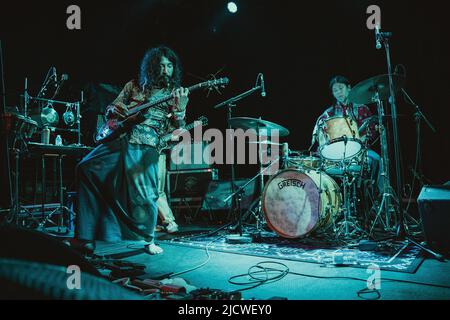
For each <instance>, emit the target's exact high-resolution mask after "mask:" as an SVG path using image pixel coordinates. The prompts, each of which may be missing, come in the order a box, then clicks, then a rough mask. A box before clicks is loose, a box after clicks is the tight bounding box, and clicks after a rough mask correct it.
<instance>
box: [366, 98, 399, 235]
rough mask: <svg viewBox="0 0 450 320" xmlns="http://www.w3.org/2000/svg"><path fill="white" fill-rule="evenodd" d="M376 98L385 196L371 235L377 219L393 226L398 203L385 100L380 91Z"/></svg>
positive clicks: (388, 225)
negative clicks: (391, 162) (392, 185)
mask: <svg viewBox="0 0 450 320" xmlns="http://www.w3.org/2000/svg"><path fill="white" fill-rule="evenodd" d="M374 100H375V101H376V103H377V107H378V115H379V124H378V126H379V130H380V139H381V159H380V168H379V170H381V174H380V176H381V179H382V186H383V190H382V192H383V196H382V199H381V203H380V204H379V206H378V210H377V213H376V216H375V220H374V221H373V223H372V226H371V228H370V231H369V235H370V236H372V235H373V230H374V228H375V226H376V224H377V221H378V220H379V219H380V221H381V222H382V223H383V226H384V228H385V229H387V230H390V229H391V228H392V227H391V226H390V221H391V214H392V213H393V214H395V208H393V203H396V204H398V200H397V199H396V198H395V196H394V195H393V193H392V187H391V183H390V181H391V180H390V174H389V168H390V166H389V150H388V141H387V131H386V130H387V129H386V127H385V125H384V119H385V114H384V106H383V102H382V101H381V99H380V95H379V93H378V91H376V92H375V95H374ZM383 214H384V218H385V221H384V222H383V220H382V215H383Z"/></svg>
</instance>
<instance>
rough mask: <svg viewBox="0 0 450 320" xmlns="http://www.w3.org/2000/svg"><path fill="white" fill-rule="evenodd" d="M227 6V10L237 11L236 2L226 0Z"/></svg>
mask: <svg viewBox="0 0 450 320" xmlns="http://www.w3.org/2000/svg"><path fill="white" fill-rule="evenodd" d="M227 8H228V11H230V12H231V13H236V12H237V11H238V7H237V5H236V3H234V2H232V1H230V2H228V4H227Z"/></svg>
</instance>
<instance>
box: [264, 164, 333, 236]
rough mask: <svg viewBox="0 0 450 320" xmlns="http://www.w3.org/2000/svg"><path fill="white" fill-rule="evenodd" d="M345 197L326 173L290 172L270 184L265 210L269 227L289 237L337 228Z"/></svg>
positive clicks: (293, 170) (278, 176)
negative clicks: (338, 215)
mask: <svg viewBox="0 0 450 320" xmlns="http://www.w3.org/2000/svg"><path fill="white" fill-rule="evenodd" d="M341 203H342V196H341V193H340V189H339V186H338V185H337V183H336V182H335V181H334V180H333V179H332V178H331V177H330V176H328V175H327V174H326V173H324V172H316V171H309V170H296V169H286V170H283V171H280V172H279V173H278V174H277V175H275V176H273V177H272V178H271V179H270V180H269V182H268V183H267V184H266V186H265V188H264V192H263V196H262V207H263V212H264V216H265V219H266V222H267V225H268V226H269V227H270V228H271V229H272V230H273V231H275V232H276V233H277V234H279V235H280V236H282V237H285V238H300V237H305V236H307V235H309V234H310V233H312V232H318V231H325V230H326V229H328V228H329V227H330V226H332V225H333V223H334V221H335V219H336V217H337V214H338V212H339V207H340V205H341Z"/></svg>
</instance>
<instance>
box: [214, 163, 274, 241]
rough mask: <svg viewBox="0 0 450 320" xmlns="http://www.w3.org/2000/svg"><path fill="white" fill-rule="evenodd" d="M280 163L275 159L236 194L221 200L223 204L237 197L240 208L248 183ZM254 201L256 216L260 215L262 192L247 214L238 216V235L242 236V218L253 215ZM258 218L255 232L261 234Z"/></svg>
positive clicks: (248, 182)
mask: <svg viewBox="0 0 450 320" xmlns="http://www.w3.org/2000/svg"><path fill="white" fill-rule="evenodd" d="M279 161H280V157H278V158H277V159H275V160H274V161H273V162H272V163H271V164H270V165H269V166H267V167H266V168H264V169H263V170H259V172H258V173H257V174H256V175H255V176H254V177H253V178H251V179H250V180H249V181H247V182H246V183H245V184H244V185H242V186H241V187H240V188H239V189H238V190H237V191H236V192H234V193H232V194H230V195H229V196H228V197H226V198H225V199H224V200H222V201H223V202H225V203H226V202H227V201H228V200H230V199H231V198H234V197H237V200H238V203H239V208H240V202H241V200H242V194H244V193H245V191H244V190H245V188H246V187H247V186H248V185H249V184H250V183H252V182H253V181H255V180H256V179H257V178H260V177H261V176H264V173H265V172H266V171H267V170H269V169H270V168H271V166H272V165H273V164H275V163H277V162H279ZM256 201H258V211H257V213H256V214H258V213H259V214H261V212H262V192H261V194H260V195H259V197H258V198H257V199H256V200H255V201H253V203H252V204H251V205H250V208H249V209H248V210H247V212H246V213H245V215H242V214H241V215H240V217H241V219H240V220H241V221H239V229H240V235H241V236H242V220H243V219H244V218H247V217H248V215H249V214H250V213H253V211H252V209H253V208H254V206H255V204H256ZM253 214H254V215H255V213H253ZM258 218H259V217H256V221H257V230H258V233H260V232H261V230H260V228H261V223H260V222H261V221H260V219H258Z"/></svg>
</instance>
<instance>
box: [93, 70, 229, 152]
mask: <svg viewBox="0 0 450 320" xmlns="http://www.w3.org/2000/svg"><path fill="white" fill-rule="evenodd" d="M228 82H229V80H228V78H220V79H217V80H209V81H205V82H201V83H198V84H196V85H193V86H191V87H189V88H188V90H189V92H192V91H195V90H197V89H201V88H207V89H210V88H214V87H218V86H222V87H223V86H225V85H226V84H228ZM173 98H174V96H173V94H168V95H165V96H163V97H162V98H159V99H157V100H155V101H151V102H147V103H144V104H142V105H140V106H137V107H134V108H133V109H132V110H130V111H129V115H128V116H127V117H126V118H124V119H122V120H119V119H117V118H111V119H108V120H107V121H106V122H105V123H104V124H103V125H102V126H101V127H100V129H99V130H98V131H97V133H96V135H95V137H94V142H95V143H96V144H100V143H104V142H108V141H111V140H114V139H116V138H118V137H119V136H120V135H122V134H123V133H125V132H128V131H129V130H130V129H131V128H132V127H133V126H134V125H136V124H138V123H141V122H143V121H144V120H145V116H139V115H143V111H146V110H148V109H150V108H153V107H156V106H158V105H160V104H162V103H164V102H167V101H169V100H171V99H173Z"/></svg>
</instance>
